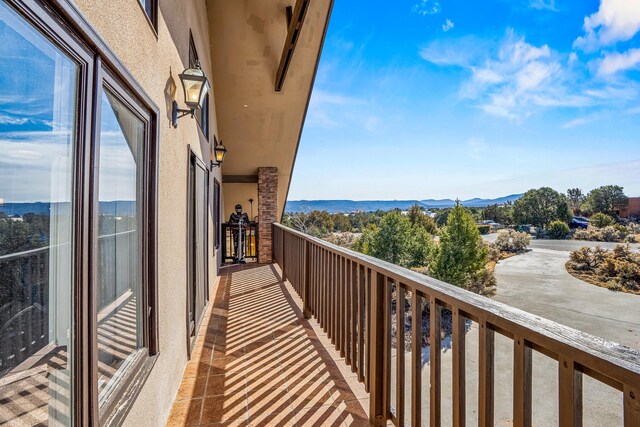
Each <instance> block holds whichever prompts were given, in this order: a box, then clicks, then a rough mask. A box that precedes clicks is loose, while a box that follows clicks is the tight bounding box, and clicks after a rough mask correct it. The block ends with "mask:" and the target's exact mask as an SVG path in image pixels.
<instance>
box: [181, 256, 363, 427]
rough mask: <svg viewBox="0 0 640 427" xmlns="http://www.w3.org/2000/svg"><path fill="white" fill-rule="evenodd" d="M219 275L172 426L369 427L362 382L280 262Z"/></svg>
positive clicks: (236, 268)
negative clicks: (304, 306)
mask: <svg viewBox="0 0 640 427" xmlns="http://www.w3.org/2000/svg"><path fill="white" fill-rule="evenodd" d="M220 273H221V277H220V284H219V286H218V288H217V289H216V290H215V292H214V297H213V298H214V299H213V301H212V304H211V303H210V304H209V308H208V311H207V313H206V314H205V315H204V317H203V321H202V325H201V327H200V331H199V332H200V334H199V336H198V338H197V339H196V344H195V348H194V351H193V354H192V358H191V361H190V362H189V363H188V364H187V366H186V368H185V372H184V378H183V381H182V385H181V387H180V389H179V391H178V396H177V398H176V401H175V403H174V406H173V409H172V413H171V415H170V418H169V422H168V425H169V426H197V425H218V424H217V423H221V424H220V425H247V424H248V425H281V426H285V425H306V426H312V425H313V426H321V425H335V426H340V425H367V424H368V422H367V415H366V410H368V408H369V401H368V394H367V393H366V391H365V390H364V386H363V385H362V384H360V383H359V382H358V379H357V377H356V375H355V374H354V373H352V371H351V369H350V368H349V367H348V366H346V365H345V364H344V363H343V361H342V358H341V357H340V355H339V354H338V353H337V352H336V351H335V350H333V349H332V345H331V342H330V341H329V340H328V339H327V335H326V333H324V332H323V331H321V330H320V328H318V326H317V325H315V324H313V323H312V322H309V321H307V320H305V319H304V318H303V317H302V311H301V301H300V299H299V297H298V296H297V295H296V293H295V291H294V290H293V288H292V287H291V285H290V284H289V283H285V282H283V281H282V279H281V273H280V271H279V270H278V269H277V267H276V266H274V265H264V264H251V263H250V264H246V265H243V266H229V267H223V268H222V270H221V272H220Z"/></svg>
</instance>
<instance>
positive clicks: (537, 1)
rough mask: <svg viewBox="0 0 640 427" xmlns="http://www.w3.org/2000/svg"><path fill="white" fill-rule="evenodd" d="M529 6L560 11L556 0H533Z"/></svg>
mask: <svg viewBox="0 0 640 427" xmlns="http://www.w3.org/2000/svg"><path fill="white" fill-rule="evenodd" d="M529 7H530V8H532V9H539V10H551V11H553V12H557V11H558V9H556V0H531V1H530V2H529Z"/></svg>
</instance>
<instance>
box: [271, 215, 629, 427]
mask: <svg viewBox="0 0 640 427" xmlns="http://www.w3.org/2000/svg"><path fill="white" fill-rule="evenodd" d="M273 253H274V257H275V261H276V262H277V263H278V264H279V265H280V267H281V268H282V270H283V277H286V279H287V280H288V281H289V282H290V283H291V284H292V286H293V287H294V289H295V290H296V292H298V294H299V295H300V296H301V298H302V299H303V304H304V309H305V315H307V316H314V317H315V318H316V319H317V320H318V322H319V323H320V326H321V327H322V329H323V330H325V331H326V332H327V335H328V336H329V338H330V339H331V341H332V343H333V344H334V345H335V348H336V350H337V351H339V352H340V354H341V355H342V354H344V356H345V363H346V364H348V365H350V366H351V368H352V370H353V371H354V372H356V373H357V375H358V379H359V381H361V382H363V383H364V384H365V386H366V388H367V389H368V391H369V392H370V394H371V396H370V397H371V398H370V405H371V406H370V424H371V425H386V422H387V420H392V421H393V422H394V424H396V425H404V423H405V422H410V423H411V424H412V425H416V424H419V422H420V401H421V400H420V399H421V394H422V393H424V392H425V391H424V390H423V386H424V387H426V386H427V385H423V384H421V383H420V375H419V372H420V366H418V365H417V364H419V363H420V358H419V356H416V354H418V355H419V353H420V347H419V344H418V342H417V341H418V340H417V338H418V337H421V334H422V331H421V327H422V325H421V322H420V321H415V320H413V319H420V318H421V316H420V315H419V314H418V308H417V302H418V298H423V299H425V300H427V301H429V305H430V313H431V314H430V315H431V323H430V324H431V331H430V339H431V343H430V344H431V346H432V348H439V347H438V344H439V340H440V311H441V310H442V309H448V310H450V311H451V313H452V317H453V320H452V323H453V335H452V343H453V351H454V352H455V353H457V354H454V356H453V380H454V381H453V397H452V398H453V400H454V401H453V402H452V403H453V404H452V405H451V406H452V408H453V411H454V413H453V422H454V425H455V426H459V425H465V415H466V414H465V406H466V405H465V394H466V393H465V357H464V349H465V333H464V325H465V322H466V320H467V319H470V320H473V321H475V322H477V323H478V325H479V352H480V354H479V367H478V369H479V383H478V386H479V387H478V388H479V390H478V399H479V402H478V404H479V408H478V409H479V414H478V423H479V425H482V426H491V425H493V421H494V414H493V412H494V376H495V367H494V359H495V354H494V352H495V343H494V341H495V338H494V336H495V333H498V334H500V335H503V336H505V337H507V338H509V339H511V340H513V346H514V366H513V368H514V370H513V372H514V375H513V381H514V384H513V386H514V388H513V390H514V393H513V399H514V402H513V410H514V414H513V420H514V425H515V426H517V427H519V426H529V425H531V417H532V410H531V407H532V393H531V390H532V385H531V382H532V354H533V352H534V351H536V352H540V353H543V354H544V355H546V356H548V357H550V358H552V359H555V360H556V361H558V378H559V396H558V399H560V402H561V404H560V405H559V411H560V413H559V422H560V425H561V426H576V425H581V423H582V375H588V376H590V377H592V378H594V379H596V380H598V381H600V382H603V383H605V384H606V385H608V386H610V387H613V388H614V389H616V390H619V391H621V392H622V393H623V402H624V425H625V427H630V426H636V427H637V426H640V351H638V350H635V349H631V348H629V347H626V346H623V345H621V344H618V343H614V342H611V341H607V340H605V339H602V338H598V337H595V336H592V335H590V334H587V333H585V332H581V331H578V330H576V329H573V328H570V327H567V326H564V325H560V324H558V323H556V322H552V321H550V320H547V319H543V318H541V317H538V316H535V315H533V314H530V313H527V312H525V311H522V310H519V309H517V308H514V307H511V306H508V305H506V304H502V303H500V302H497V301H494V300H492V299H489V298H486V297H483V296H481V295H477V294H474V293H472V292H469V291H466V290H464V289H461V288H459V287H456V286H453V285H450V284H447V283H444V282H441V281H439V280H436V279H433V278H431V277H428V276H425V275H422V274H419V273H416V272H413V271H411V270H407V269H405V268H402V267H398V266H396V265H393V264H390V263H388V262H385V261H381V260H379V259H376V258H373V257H370V256H367V255H363V254H361V253H358V252H354V251H352V250H348V249H345V248H341V247H339V246H336V245H334V244H331V243H328V242H326V241H323V240H320V239H318V238H315V237H312V236H308V235H306V234H303V233H301V232H299V231H296V230H293V229H291V228H288V227H285V226H283V225H281V224H274V226H273ZM393 288H395V289H396V307H397V310H396V311H397V316H396V320H397V331H401V330H404V324H403V323H402V322H404V303H403V300H404V295H405V292H409V293H411V298H412V300H411V301H412V304H411V310H412V313H413V315H412V325H411V327H412V330H411V333H412V337H413V340H412V342H413V355H414V356H415V357H412V358H411V365H412V366H411V367H408V369H411V370H412V371H411V372H412V375H411V378H412V383H411V384H409V385H408V386H409V387H410V388H411V390H412V392H411V397H410V399H411V413H410V414H405V413H404V404H403V401H404V399H405V398H406V397H405V394H404V392H405V390H406V386H407V385H405V384H404V381H405V380H404V378H405V377H404V372H405V369H406V368H405V359H404V357H398V358H397V360H398V363H397V366H396V369H397V373H396V378H397V381H398V386H397V387H396V396H395V399H394V400H395V402H396V405H395V409H396V410H395V414H394V413H392V411H391V404H390V402H391V400H392V399H391V395H390V391H391V387H390V382H391V371H390V368H391V366H390V358H391V347H392V344H391V330H392V327H391V305H392V301H391V297H392V289H393ZM398 291H400V292H398ZM398 336H400V337H401V336H402V334H401V333H400V332H398ZM397 347H398V352H403V351H404V350H403V347H404V340H402V339H398V345H397ZM439 354H440V352H439V351H432V352H431V361H430V364H431V366H430V369H431V376H430V378H431V382H432V383H431V386H430V388H429V390H430V391H429V390H427V391H426V392H427V393H429V395H430V400H431V405H430V408H431V410H430V418H431V420H430V421H431V425H436V426H438V425H440V418H441V416H440V406H441V391H440V375H441V374H440V371H441V367H440V357H439Z"/></svg>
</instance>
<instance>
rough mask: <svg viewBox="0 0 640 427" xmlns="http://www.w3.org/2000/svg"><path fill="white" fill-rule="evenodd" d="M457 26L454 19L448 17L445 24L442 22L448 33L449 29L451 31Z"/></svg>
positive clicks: (444, 29)
mask: <svg viewBox="0 0 640 427" xmlns="http://www.w3.org/2000/svg"><path fill="white" fill-rule="evenodd" d="M455 26H456V25H455V24H454V23H453V21H452V20H450V19H447V20H446V21H444V24H442V31H444V32H445V33H446V32H447V31H449V30H450V29H452V28H453V27H455Z"/></svg>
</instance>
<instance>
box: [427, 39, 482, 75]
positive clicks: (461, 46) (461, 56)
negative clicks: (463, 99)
mask: <svg viewBox="0 0 640 427" xmlns="http://www.w3.org/2000/svg"><path fill="white" fill-rule="evenodd" d="M491 44H492V41H491V40H485V39H481V38H478V37H476V36H465V37H458V38H454V39H437V40H434V41H432V42H431V43H429V44H428V45H426V46H423V47H422V48H420V52H419V55H420V57H421V58H422V59H424V60H425V61H427V62H431V63H432V64H435V65H441V66H443V65H444V66H457V67H465V68H466V67H470V66H472V65H474V64H475V63H477V62H478V61H480V60H482V59H483V58H484V57H485V56H486V55H487V54H488V52H489V49H490V46H491Z"/></svg>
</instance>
